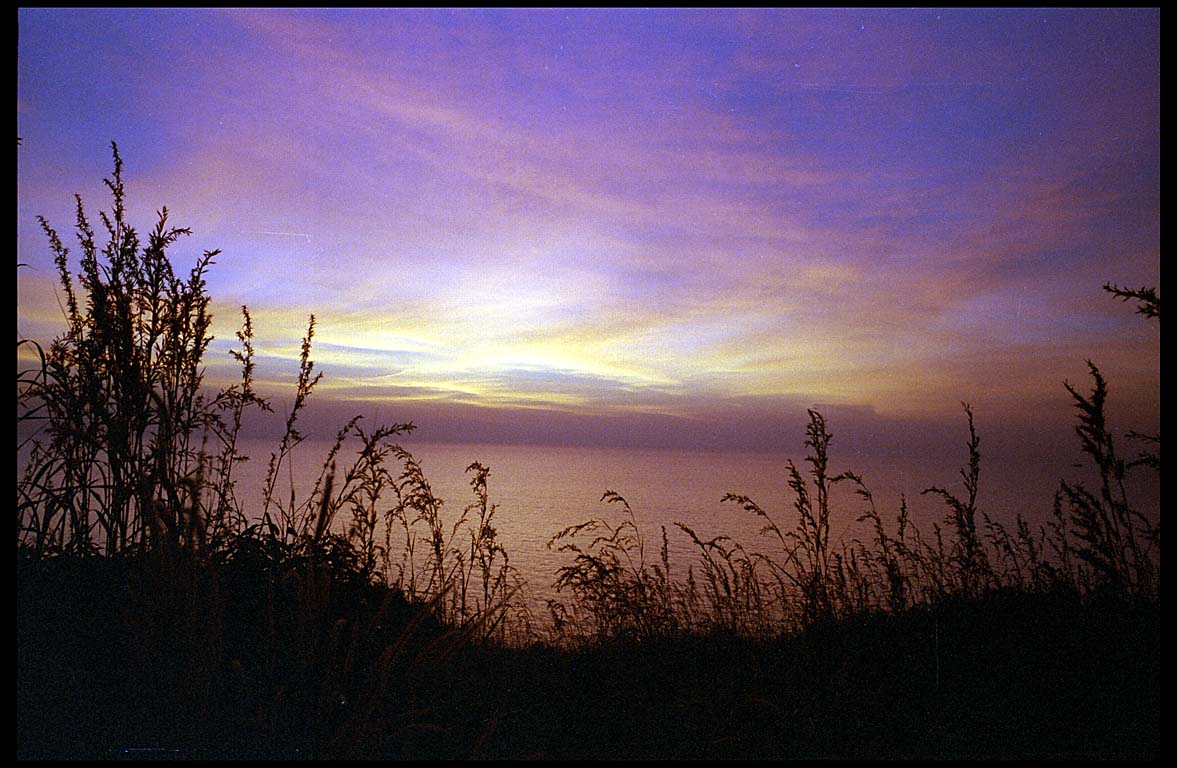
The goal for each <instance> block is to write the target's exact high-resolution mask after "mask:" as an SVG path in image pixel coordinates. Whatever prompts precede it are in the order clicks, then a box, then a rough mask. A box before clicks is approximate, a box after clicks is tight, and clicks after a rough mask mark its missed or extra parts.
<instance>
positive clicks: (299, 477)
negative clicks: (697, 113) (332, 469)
mask: <svg viewBox="0 0 1177 768" xmlns="http://www.w3.org/2000/svg"><path fill="white" fill-rule="evenodd" d="M400 444H401V445H402V446H403V447H404V448H406V449H407V450H408V451H409V452H410V453H412V454H413V455H414V457H416V459H417V460H418V462H419V463H420V465H421V467H422V470H423V471H424V474H425V477H426V479H427V480H428V482H429V483H430V486H431V488H432V491H433V494H434V496H436V497H437V498H440V499H441V500H442V501H443V502H444V503H443V507H442V512H443V518H444V519H445V520H447V521H451V522H452V521H453V520H456V519H457V518H456V516H457V515H460V514H461V512H462V510H463V509H464V508H465V507H466V506H467V505H469V504H471V503H473V502H474V501H475V496H474V493H473V491H472V489H471V487H470V480H471V479H472V477H473V475H472V473H467V471H466V469H467V467H469V466H470V464H471V463H472V462H475V461H477V462H479V463H481V464H482V465H484V466H486V467H488V468H489V470H490V474H489V478H488V495H489V501H490V503H491V504H494V505H496V506H497V509H496V512H495V516H494V518H493V524H494V527H495V529H496V531H497V534H498V540H499V542H500V543H501V544H502V546H503V547H504V548H505V549H506V551H507V553H508V555H509V556H510V562H511V564H512V565H513V566H514V567H515V568H517V569H518V571H519V572H520V574H521V575H522V576H523V578H524V580H525V581H526V584H527V587H528V598H529V601H530V602H531V603H532V604H533V605H535V606H542V605H543V604H544V601H545V600H546V599H548V598H551V597H557V595H556V594H555V593H554V591H553V589H552V585H553V582H554V580H555V578H556V574H557V570H558V569H559V568H560V567H561V566H564V565H567V564H569V562H571V558H572V555H571V554H569V553H564V552H559V551H558V547H549V546H548V545H549V542H550V540H551V539H552V537H553V536H554V535H555V534H556V533H557V532H559V531H561V530H562V529H564V528H566V527H568V526H571V525H576V524H579V523H583V522H585V521H588V520H590V519H594V518H601V519H604V520H606V521H608V522H610V523H611V524H614V525H616V524H617V523H619V522H620V521H621V520H623V519H624V510H623V508H622V506H621V505H620V504H617V503H609V502H606V501H603V500H602V496H603V495H604V494H605V493H606V491H613V492H615V493H617V494H620V495H621V496H623V497H624V498H625V499H626V500H627V501H628V502H629V505H630V507H631V508H632V510H633V512H634V518H635V522H636V524H637V527H638V530H639V531H640V533H641V534H642V536H643V538H644V542H645V560H646V563H647V564H654V563H657V562H658V561H659V551H660V547H661V543H662V529H663V527H665V528H666V531H667V543H668V549H669V552H670V563H671V572H672V576H676V577H678V578H685V576H686V571H687V567H688V566H689V565H691V564H693V563H695V562H696V560H697V558H698V550H697V547H696V546H695V545H694V544H693V543H692V542H691V540H690V538H689V537H688V536H687V535H686V534H685V533H684V532H682V531H681V530H680V529H679V528H678V527H677V526H676V525H675V523H683V524H685V525H687V526H689V527H690V528H692V529H693V530H694V531H695V532H696V533H697V534H698V535H699V536H700V537H701V538H703V539H704V540H706V539H710V538H712V537H715V536H720V535H725V536H729V537H731V539H732V540H734V541H737V542H739V543H740V544H742V545H743V546H744V547H745V548H746V549H748V550H750V551H762V552H765V553H774V552H779V545H775V546H774V544H775V542H774V541H773V540H772V539H771V538H770V537H767V536H763V535H761V533H760V531H761V529H762V527H763V524H764V521H763V520H761V519H760V518H758V517H756V516H755V515H753V514H751V513H749V512H747V511H745V510H744V509H742V508H741V507H740V506H739V505H738V504H736V503H733V502H730V501H729V502H722V501H721V499H723V497H724V495H725V494H727V493H734V494H741V495H744V496H748V497H750V498H752V499H753V500H755V501H756V502H757V503H758V504H759V505H760V506H761V508H763V509H764V510H766V511H767V512H768V513H769V514H770V515H771V516H772V518H773V520H774V521H775V522H776V523H777V525H778V526H780V527H781V528H782V529H783V530H789V529H792V528H793V526H794V525H795V523H796V520H797V512H796V509H795V508H794V503H795V500H796V498H795V496H794V494H793V492H792V491H791V490H790V489H789V487H788V485H787V475H786V472H787V462H788V460H789V459H792V460H793V462H794V463H795V464H796V465H797V467H798V469H799V470H800V471H801V472H802V473H804V474H805V475H806V478H807V480H809V475H808V472H809V470H810V464H809V463H808V462H806V461H804V458H805V454H804V451H803V450H801V448H800V447H799V449H798V450H797V451H796V452H791V453H755V452H746V453H741V452H714V451H702V450H655V449H633V448H595V447H575V446H532V445H491V444H441V443H417V442H415V441H413V440H412V439H411V437H410V439H406V440H403V441H401V443H400ZM242 448H243V450H244V451H245V452H246V453H248V454H249V455H251V456H252V457H253V458H252V460H251V461H249V462H247V463H246V464H245V465H243V466H241V467H239V468H238V470H237V475H236V477H237V480H238V488H239V489H240V490H239V493H238V496H239V500H240V501H241V503H242V504H243V506H244V507H245V509H246V510H247V511H248V510H255V511H256V510H260V508H261V504H262V493H261V488H262V486H263V480H264V477H265V474H266V468H267V464H268V460H269V455H270V452H272V451H273V450H275V448H276V443H275V442H274V441H260V440H249V441H246V442H245V444H244V445H243V446H242ZM329 449H330V442H329V441H316V440H308V441H305V442H303V443H302V444H300V445H299V446H298V447H297V448H296V449H295V451H294V454H293V456H292V461H291V463H290V465H289V466H288V467H286V468H285V469H284V470H283V471H282V472H281V476H280V479H279V482H278V485H277V489H278V494H277V495H279V496H280V497H281V498H283V499H286V498H288V497H289V492H290V484H291V482H292V480H293V483H294V490H295V495H296V499H298V500H302V499H305V498H307V495H308V494H309V493H310V491H311V489H312V488H313V485H314V482H315V479H316V478H317V477H318V476H319V474H320V470H321V467H322V464H323V460H324V458H325V457H326V455H327V453H328V450H329ZM347 450H348V449H347V447H346V446H345V448H344V451H343V452H342V453H341V455H340V458H339V459H338V466H339V470H340V471H341V472H342V471H343V469H344V467H345V465H346V463H347V459H345V456H346V455H347ZM830 453H831V455H830V466H829V472H830V474H831V475H833V474H836V473H839V472H842V471H844V470H852V471H854V472H855V473H856V474H858V475H860V476H862V477H863V480H864V481H865V483H866V485H867V486H868V487H869V488H870V489H871V491H872V494H873V496H874V502H875V506H876V508H877V510H878V511H879V513H880V514H881V515H882V517H883V520H884V522H885V523H886V524H887V525H888V530H889V532H890V533H894V526H895V518H896V515H897V514H898V512H899V508H900V499H901V496H902V497H903V498H906V500H907V505H908V509H909V513H910V518H911V520H912V522H913V523H914V524H916V525H917V526H919V528H920V530H921V531H922V532H923V533H924V534H925V536H930V535H931V533H932V525H933V524H934V523H941V524H942V523H943V520H944V518H945V515H946V513H947V511H948V509H947V507H946V506H945V504H944V502H943V500H942V499H939V498H938V497H936V496H933V495H921V491H922V490H924V489H925V488H928V487H929V486H933V485H935V486H940V487H944V488H946V489H948V490H949V491H951V492H952V493H954V494H956V495H957V496H959V497H963V496H964V495H965V491H964V488H963V481H962V479H961V476H960V468H961V467H962V466H964V464H965V463H966V461H967V449H966V446H965V445H964V444H963V442H962V445H961V446H960V451H959V454H960V455H959V456H957V455H941V456H939V457H934V458H927V457H923V458H921V459H919V460H918V461H912V460H910V459H908V458H906V457H904V456H872V457H863V456H857V457H854V458H853V459H851V460H847V461H842V460H840V459H839V457H838V455H837V452H836V450H835V447H834V446H831V452H830ZM351 456H353V457H354V452H353V453H352V454H351ZM1064 470H1065V465H1064V466H1059V463H1058V461H1043V462H1041V463H1037V462H1027V461H1025V460H1012V459H1011V460H1006V461H1004V462H1003V461H1002V460H1001V458H1000V457H985V458H983V460H982V474H981V483H980V493H979V495H978V506H979V508H980V509H981V510H983V511H985V512H987V513H988V514H989V515H990V517H991V518H992V519H994V520H997V521H999V522H1002V523H1003V524H1005V525H1007V526H1011V525H1012V524H1013V523H1014V522H1015V520H1016V517H1017V515H1019V514H1021V515H1022V516H1023V517H1025V518H1026V519H1027V520H1028V521H1030V522H1031V523H1041V522H1044V521H1046V520H1047V518H1048V516H1049V514H1050V511H1051V508H1052V502H1053V494H1054V491H1055V489H1057V487H1058V482H1059V480H1060V479H1061V478H1062V477H1064V476H1065V475H1064V474H1063V472H1064ZM392 472H393V474H394V476H395V475H397V474H399V472H400V466H399V465H397V466H394V467H392ZM391 503H392V502H391V501H388V502H387V503H384V504H382V508H384V507H387V506H389V505H390V504H391ZM865 506H866V502H865V501H864V500H863V499H862V498H861V497H860V496H859V495H857V494H856V493H854V489H853V487H852V485H851V484H850V483H843V484H838V485H836V486H835V487H834V489H833V490H832V492H831V496H830V507H831V518H830V536H831V540H832V541H833V542H834V546H835V547H837V546H838V544H839V543H847V544H849V543H852V542H853V541H854V540H855V539H856V538H861V539H863V540H865V541H869V538H870V531H869V530H868V529H867V527H866V524H864V523H859V522H858V518H859V516H860V515H861V513H862V511H863V510H864V509H865ZM349 521H350V516H349V514H348V512H347V511H346V510H341V511H340V512H339V513H338V515H337V517H336V519H335V521H334V527H335V529H337V530H339V531H343V530H345V529H346V527H347V524H348V522H349ZM978 524H980V520H978Z"/></svg>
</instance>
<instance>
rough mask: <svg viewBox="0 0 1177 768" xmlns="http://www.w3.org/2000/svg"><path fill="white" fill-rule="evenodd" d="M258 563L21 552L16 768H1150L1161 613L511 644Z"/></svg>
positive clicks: (1074, 608) (1039, 612) (1020, 604)
mask: <svg viewBox="0 0 1177 768" xmlns="http://www.w3.org/2000/svg"><path fill="white" fill-rule="evenodd" d="M260 562H261V561H260V560H253V561H250V560H249V559H248V558H241V559H239V561H238V562H236V563H234V564H232V565H222V566H219V567H217V568H208V567H184V566H183V564H182V563H181V564H177V563H171V564H170V565H167V566H165V565H162V564H160V563H153V562H149V561H131V560H126V559H114V560H112V559H106V558H98V557H90V558H66V557H57V558H52V559H49V560H35V559H31V558H29V557H26V556H23V555H21V554H19V553H18V563H17V757H18V758H34V759H35V758H99V759H102V758H110V759H128V758H131V759H134V758H140V759H142V758H150V759H164V758H230V759H233V758H329V757H342V758H348V757H351V758H357V757H358V758H441V759H449V758H471V757H473V758H491V759H496V758H537V759H573V758H586V759H605V758H773V759H807V758H1059V759H1062V758H1131V759H1156V758H1158V757H1159V756H1160V608H1159V600H1158V601H1143V602H1141V601H1124V600H1122V599H1121V600H1111V599H1107V600H1100V599H1097V598H1092V599H1088V600H1084V601H1080V600H1079V599H1078V597H1077V596H1075V595H1074V594H1072V593H1067V592H1059V593H1055V594H1047V595H1042V594H1026V593H1012V592H998V593H993V594H990V595H989V596H988V597H986V598H984V599H981V600H977V601H971V602H958V603H954V604H948V605H941V606H939V607H937V608H935V609H932V608H922V609H916V610H912V611H910V612H908V613H906V614H903V615H900V616H868V617H862V618H857V619H851V620H845V621H842V622H838V623H834V624H829V625H826V626H818V627H813V628H811V629H809V630H808V631H807V632H805V633H804V634H802V635H800V636H797V637H791V638H781V639H776V640H771V641H753V640H747V639H739V638H730V637H721V636H709V637H688V638H679V639H669V638H668V639H659V640H654V641H645V642H640V643H638V642H615V643H610V644H606V645H602V646H599V647H595V648H591V649H584V650H579V651H558V650H554V649H551V648H546V647H541V646H533V647H531V648H528V649H505V648H501V647H494V646H488V645H486V644H481V643H477V642H473V641H472V640H470V639H469V638H467V637H464V636H462V635H461V634H460V633H455V632H452V631H447V630H446V629H445V628H444V627H441V626H439V625H437V624H436V623H434V622H432V621H431V620H430V619H429V618H428V617H427V616H426V615H425V614H424V613H423V612H422V611H420V610H419V609H416V608H414V607H411V606H409V605H407V604H405V603H404V601H403V600H402V599H401V598H400V597H399V596H398V595H396V594H390V593H388V592H387V591H386V590H382V589H380V588H374V587H369V586H366V585H364V584H362V583H359V582H357V581H356V580H355V579H351V578H349V577H348V574H347V573H346V572H345V571H339V570H332V569H330V568H326V567H320V568H319V569H318V570H315V569H314V568H310V567H306V566H305V565H304V567H302V569H301V570H300V569H298V568H289V569H287V570H285V571H284V572H280V573H279V572H275V571H274V570H273V569H269V570H267V568H266V567H264V566H263V565H260V564H259V563H260ZM315 574H317V575H315Z"/></svg>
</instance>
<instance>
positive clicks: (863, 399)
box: [17, 8, 1160, 445]
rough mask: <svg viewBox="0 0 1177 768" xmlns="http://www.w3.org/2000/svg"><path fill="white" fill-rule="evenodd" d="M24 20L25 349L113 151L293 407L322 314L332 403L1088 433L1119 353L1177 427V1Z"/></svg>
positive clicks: (1130, 417) (229, 367) (1123, 382)
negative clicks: (243, 328) (204, 268)
mask: <svg viewBox="0 0 1177 768" xmlns="http://www.w3.org/2000/svg"><path fill="white" fill-rule="evenodd" d="M18 22H19V49H18V92H17V129H18V135H19V136H20V138H21V143H20V146H19V147H18V150H17V160H18V168H19V172H18V179H17V192H18V198H17V233H18V234H17V254H18V261H19V262H23V263H26V264H28V265H30V267H29V268H27V269H21V270H19V271H18V305H17V331H18V337H22V336H23V337H31V338H36V339H39V340H41V341H42V342H47V341H49V340H50V339H52V337H53V336H54V335H55V334H56V333H58V332H60V330H61V328H62V325H63V324H62V320H61V311H60V309H59V304H58V300H57V298H56V297H55V294H54V291H55V285H56V278H55V273H54V268H53V262H52V254H51V252H50V251H49V248H48V247H47V244H46V241H45V237H44V234H43V233H42V232H41V231H40V229H39V227H38V225H37V222H36V219H35V217H36V215H38V214H40V215H44V216H45V217H46V218H47V219H48V220H49V221H50V223H51V224H52V225H53V226H54V227H55V228H56V229H57V230H58V232H60V233H61V234H62V236H63V239H64V240H66V243H67V245H73V244H74V241H73V237H72V225H73V221H74V198H73V195H74V194H75V193H78V194H80V195H81V197H82V199H83V201H84V202H85V204H86V206H87V210H88V212H89V213H90V215H91V218H92V221H95V222H97V219H98V217H97V213H98V211H99V210H108V209H109V195H108V193H107V192H106V190H105V189H104V188H103V187H102V186H101V179H102V178H103V177H105V176H109V175H110V173H111V157H110V149H109V145H110V142H111V141H112V140H114V141H116V142H117V143H118V145H119V149H120V152H121V155H122V157H123V158H124V160H125V163H126V167H125V171H124V177H125V180H126V183H127V188H128V194H129V201H128V203H129V207H130V211H131V215H132V221H133V223H135V224H136V226H137V227H138V228H139V229H140V232H145V231H147V230H149V229H150V228H151V226H152V225H153V224H154V211H155V210H156V209H158V208H159V207H161V206H164V205H166V206H168V209H169V212H170V222H171V223H172V224H173V225H176V226H185V227H191V228H192V230H193V235H192V236H191V237H188V238H185V239H183V240H182V241H181V242H180V243H179V244H178V245H177V247H176V249H175V254H176V256H175V258H176V259H177V261H178V265H179V267H180V268H181V269H185V270H186V269H187V268H188V266H189V265H190V264H191V263H192V261H193V260H194V259H195V258H196V257H197V256H198V255H199V253H200V252H202V251H203V250H206V249H207V250H212V249H218V248H219V249H221V251H222V254H221V255H220V256H219V257H218V258H217V260H216V265H215V266H214V267H213V268H212V270H211V272H210V274H209V278H208V284H209V292H210V293H211V295H212V296H213V297H214V300H215V302H216V304H215V306H214V314H215V325H214V332H215V334H216V336H217V339H216V341H215V342H214V343H213V345H212V346H211V347H210V349H209V353H208V355H207V356H206V363H207V365H208V374H207V379H206V381H207V382H208V383H210V384H214V385H224V384H227V383H229V382H231V381H232V380H233V379H234V378H235V377H236V376H238V375H239V374H238V371H237V369H236V368H235V367H234V365H233V361H232V360H231V358H230V357H229V355H228V354H227V350H229V349H232V348H235V347H236V340H235V338H234V333H235V331H236V330H237V328H238V327H239V324H240V306H241V305H243V304H244V305H248V307H249V309H250V312H251V313H252V316H253V324H254V329H255V332H256V336H257V342H256V343H257V349H258V355H259V359H258V362H259V371H258V376H259V381H260V383H261V385H262V388H263V389H264V390H265V391H266V392H268V393H270V394H273V395H276V396H288V395H286V394H285V393H287V392H288V391H289V387H290V386H291V382H292V381H293V378H294V374H295V373H296V371H297V361H298V354H299V342H300V339H301V338H302V335H303V334H304V332H305V330H306V323H307V318H308V316H309V315H311V314H312V313H313V314H314V315H315V316H316V318H317V327H316V335H315V348H314V355H313V356H314V359H315V360H316V362H317V367H318V368H317V369H318V370H321V371H323V372H324V380H323V382H322V385H321V388H320V390H319V393H320V396H321V397H323V398H326V399H328V400H331V401H353V402H356V403H364V404H373V403H376V404H379V405H380V408H381V412H382V413H383V414H385V415H386V416H387V417H388V418H398V413H400V411H399V410H398V407H400V406H402V405H403V406H406V408H407V406H408V405H410V404H411V405H413V409H407V410H405V413H409V414H410V415H412V416H413V418H419V420H420V422H421V425H422V428H423V429H425V430H426V432H425V434H428V431H427V430H428V426H429V417H430V414H433V415H436V417H437V418H442V417H450V418H465V416H464V414H468V413H469V412H470V411H469V410H467V409H468V408H469V407H472V408H474V409H475V410H477V409H480V408H493V409H497V410H498V411H502V410H503V409H526V410H528V411H536V410H538V411H542V412H551V413H553V414H555V413H563V414H571V415H576V416H580V415H584V416H594V415H597V416H616V417H618V418H621V417H626V416H635V415H639V416H640V415H645V416H650V415H656V416H659V417H670V418H673V419H680V420H682V421H683V423H690V424H701V425H703V426H701V427H700V429H701V430H702V433H706V429H707V427H706V425H707V424H711V423H714V422H716V421H718V420H720V419H726V418H728V417H729V416H730V415H731V414H732V413H737V412H738V413H740V414H744V416H745V417H746V418H748V419H749V421H754V420H755V419H756V418H758V416H763V415H764V414H765V413H769V412H773V411H774V410H775V409H780V408H792V409H793V410H794V411H797V410H799V409H800V410H801V411H802V412H803V408H804V407H808V406H812V405H815V404H829V405H834V406H841V407H845V408H847V409H861V410H863V411H864V412H868V413H873V414H875V415H876V416H878V417H879V418H886V419H909V418H915V419H931V420H939V419H944V420H946V421H948V422H950V423H953V424H958V425H959V423H960V421H961V418H960V405H959V403H960V401H962V400H967V401H969V402H971V403H972V404H973V407H974V408H975V409H976V411H977V413H978V414H979V420H980V421H981V422H982V423H992V422H995V421H1000V422H1002V423H1005V424H1014V423H1019V422H1027V423H1031V422H1040V421H1043V420H1047V421H1050V422H1051V423H1056V424H1063V423H1065V422H1066V421H1068V420H1069V419H1070V418H1071V413H1070V410H1071V409H1070V406H1069V401H1068V398H1067V396H1066V393H1065V392H1064V391H1063V389H1062V386H1061V385H1062V381H1063V380H1064V379H1067V380H1070V381H1079V382H1082V381H1084V379H1085V377H1086V366H1085V362H1084V361H1085V360H1086V359H1092V360H1093V361H1095V362H1096V363H1097V364H1099V365H1100V367H1101V369H1103V370H1104V373H1105V375H1106V376H1107V378H1108V380H1109V381H1110V382H1111V383H1112V387H1113V392H1114V398H1115V402H1116V406H1115V407H1116V408H1118V409H1121V410H1120V411H1118V414H1119V415H1122V416H1123V417H1124V419H1125V422H1126V423H1128V425H1129V426H1133V427H1138V428H1141V429H1146V430H1147V429H1151V428H1152V427H1153V424H1154V423H1155V421H1156V420H1157V419H1159V349H1160V347H1159V345H1160V337H1159V330H1158V324H1156V323H1151V324H1150V323H1146V322H1144V321H1142V320H1141V318H1140V317H1138V316H1136V315H1134V314H1133V313H1132V311H1131V307H1130V306H1129V307H1125V306H1124V305H1122V304H1121V303H1120V302H1118V301H1116V300H1114V299H1113V298H1111V297H1109V296H1108V295H1107V294H1106V293H1104V291H1103V290H1102V289H1101V286H1102V285H1103V284H1104V283H1107V282H1114V283H1118V284H1120V285H1125V286H1130V287H1139V286H1142V285H1148V286H1158V287H1159V283H1160V223H1159V222H1160V160H1159V158H1160V149H1159V145H1160V118H1159V108H1160V54H1159V39H1160V15H1159V11H1158V10H1155V9H1153V10H1113V11H1101V10H1087V9H1083V10H1055V9H1049V10H990V11H981V10H972V9H951V10H934V9H917V10H903V11H898V10H897V11H881V10H855V11H850V10H829V9H826V10H810V11H803V10H791V9H789V10H747V11H734V10H722V11H704V10H660V9H655V10H639V9H624V10H565V9H560V10H514V11H511V10H497V9H496V10H476V9H466V10H419V11H413V10H352V11H337V10H318V11H312V10H286V11H280V10H240V9H237V10H211V9H200V10H187V11H181V10H140V9H120V10H54V9H27V8H26V9H22V10H20V12H19V15H18ZM67 235H68V236H67ZM430 404H431V407H432V408H433V410H428V409H426V410H422V408H423V407H424V406H428V405H430ZM458 406H461V408H460V409H459V408H458ZM737 406H738V408H737ZM733 408H736V409H737V410H735V411H733ZM447 409H449V410H447ZM362 410H364V409H363V408H361V407H357V411H362ZM472 423H473V422H472ZM638 423H644V422H635V424H638ZM471 430H473V432H471V433H469V434H468V436H467V438H466V439H469V440H471V441H478V440H479V439H480V436H479V434H478V433H477V428H476V427H471ZM574 438H575V436H573V438H570V439H574ZM799 439H800V438H799V436H798V435H797V434H792V435H788V436H787V441H786V442H787V444H790V445H792V444H795V443H797V442H798V440H799Z"/></svg>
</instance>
